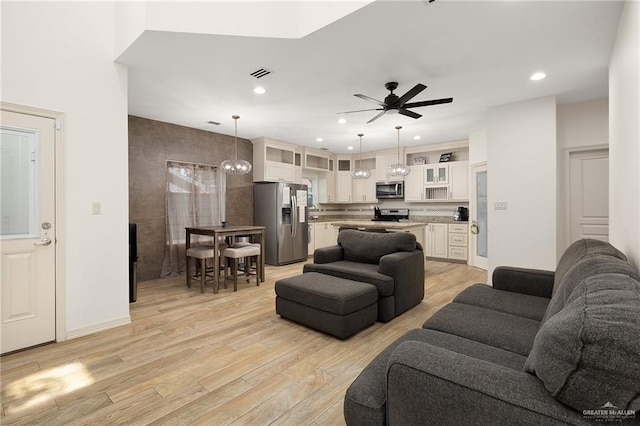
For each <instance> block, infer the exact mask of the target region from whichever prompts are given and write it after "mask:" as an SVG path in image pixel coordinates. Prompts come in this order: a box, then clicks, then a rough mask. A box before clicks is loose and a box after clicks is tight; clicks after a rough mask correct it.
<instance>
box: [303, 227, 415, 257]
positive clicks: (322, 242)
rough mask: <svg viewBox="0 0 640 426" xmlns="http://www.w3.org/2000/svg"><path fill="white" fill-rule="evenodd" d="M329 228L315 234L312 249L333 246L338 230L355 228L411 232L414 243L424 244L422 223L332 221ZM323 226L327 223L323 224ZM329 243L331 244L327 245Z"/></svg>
mask: <svg viewBox="0 0 640 426" xmlns="http://www.w3.org/2000/svg"><path fill="white" fill-rule="evenodd" d="M328 223H329V224H330V227H332V228H333V229H331V230H329V229H326V228H329V227H327V226H324V228H325V229H324V231H323V234H322V235H319V233H316V235H315V245H314V247H313V249H316V248H319V247H324V246H327V245H332V244H335V243H336V241H337V239H338V231H339V230H340V228H356V229H359V230H362V231H366V230H372V231H376V230H384V231H387V232H411V233H412V234H414V235H415V236H416V241H418V242H419V243H420V245H421V246H422V247H424V244H425V233H424V232H425V226H426V224H425V223H423V222H411V221H407V220H401V221H399V222H385V221H372V220H368V221H367V220H333V221H329V222H328ZM323 224H324V225H326V224H327V222H323ZM327 231H329V232H330V235H327ZM329 241H331V242H332V244H327V243H328V242H329ZM311 253H313V251H311V250H310V251H309V254H311Z"/></svg>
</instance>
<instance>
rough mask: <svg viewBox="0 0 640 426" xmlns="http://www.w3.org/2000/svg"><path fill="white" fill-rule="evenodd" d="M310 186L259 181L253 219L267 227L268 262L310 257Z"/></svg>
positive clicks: (254, 199) (286, 262) (285, 262)
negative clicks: (308, 188) (308, 191)
mask: <svg viewBox="0 0 640 426" xmlns="http://www.w3.org/2000/svg"><path fill="white" fill-rule="evenodd" d="M307 212H308V210H307V185H300V184H295V183H282V182H278V183H275V182H274V183H270V182H256V183H255V184H254V186H253V220H254V223H255V224H256V225H259V226H264V227H266V229H265V233H264V244H265V248H264V252H265V263H267V264H269V265H286V264H288V263H294V262H302V261H304V260H307V250H308V244H309V235H308V229H309V222H308V214H307Z"/></svg>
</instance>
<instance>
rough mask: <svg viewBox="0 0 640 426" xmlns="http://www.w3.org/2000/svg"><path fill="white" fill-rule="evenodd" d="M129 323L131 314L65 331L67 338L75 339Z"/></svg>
mask: <svg viewBox="0 0 640 426" xmlns="http://www.w3.org/2000/svg"><path fill="white" fill-rule="evenodd" d="M128 324H131V316H130V315H127V316H126V317H122V318H116V319H112V320H110V321H104V322H99V323H96V324H92V325H89V326H86V327H80V328H76V329H75V330H69V331H67V340H71V339H76V338H78V337H82V336H87V335H89V334H94V333H98V332H100V331H105V330H109V329H112V328H115V327H120V326H123V325H128Z"/></svg>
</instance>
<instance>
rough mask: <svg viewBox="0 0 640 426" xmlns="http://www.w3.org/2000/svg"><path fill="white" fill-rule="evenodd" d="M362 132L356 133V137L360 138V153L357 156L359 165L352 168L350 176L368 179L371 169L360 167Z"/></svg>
mask: <svg viewBox="0 0 640 426" xmlns="http://www.w3.org/2000/svg"><path fill="white" fill-rule="evenodd" d="M363 136H364V134H363V133H358V137H359V138H360V155H359V156H358V161H359V162H360V164H359V167H357V168H355V169H353V170H352V171H351V177H352V178H354V179H369V177H371V171H370V170H369V169H367V168H365V167H362V137H363Z"/></svg>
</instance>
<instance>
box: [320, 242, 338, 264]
mask: <svg viewBox="0 0 640 426" xmlns="http://www.w3.org/2000/svg"><path fill="white" fill-rule="evenodd" d="M343 257H344V252H343V251H342V247H340V246H339V245H335V246H328V247H322V248H318V249H315V250H314V252H313V263H331V262H337V261H339V260H343Z"/></svg>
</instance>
